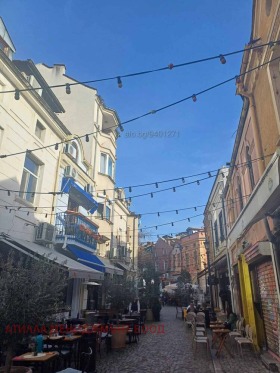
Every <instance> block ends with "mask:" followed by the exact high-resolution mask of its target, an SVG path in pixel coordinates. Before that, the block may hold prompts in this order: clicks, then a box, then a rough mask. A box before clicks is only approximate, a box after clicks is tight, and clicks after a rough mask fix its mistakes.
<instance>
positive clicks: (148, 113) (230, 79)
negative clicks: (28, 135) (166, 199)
mask: <svg viewBox="0 0 280 373" xmlns="http://www.w3.org/2000/svg"><path fill="white" fill-rule="evenodd" d="M279 59H280V57H276V58H274V59H272V60H270V61H267V62H264V63H263V64H261V65H259V66H256V67H254V68H252V69H250V70H248V71H246V72H244V73H242V74H240V75H238V76H239V77H241V76H245V75H247V74H249V73H250V72H252V71H255V70H257V69H259V68H261V67H263V66H265V65H267V64H269V63H270V62H273V61H276V60H279ZM235 79H236V76H234V77H233V78H229V79H227V80H224V81H223V82H220V83H218V84H215V85H213V86H211V87H209V88H206V89H204V90H203V91H200V92H198V93H196V96H198V95H202V94H204V93H206V92H209V91H211V90H213V89H216V88H218V87H220V86H222V85H224V84H226V83H229V82H231V81H232V80H235ZM12 92H14V91H12ZM0 93H3V91H2V92H0ZM192 98H193V95H191V96H187V97H185V98H183V99H181V100H178V101H175V102H173V103H171V104H168V105H165V106H163V107H161V108H159V109H156V110H152V111H149V112H147V113H145V114H142V115H139V116H137V117H134V118H132V119H128V120H126V121H124V122H122V123H120V124H119V126H120V125H121V126H123V125H124V124H128V123H132V122H134V121H136V120H139V119H140V118H144V117H146V116H148V115H151V114H155V113H158V112H160V111H162V110H166V109H168V108H171V107H173V106H175V105H178V104H180V103H182V102H185V101H187V100H190V99H192ZM112 128H114V129H115V128H116V126H111V127H108V128H106V130H108V129H112ZM98 132H99V131H94V132H91V133H88V134H85V135H81V136H76V137H75V138H76V139H81V138H83V137H86V136H87V135H94V134H96V133H98ZM65 142H69V139H68V140H65V141H61V142H60V143H59V144H63V143H65ZM52 146H55V144H51V145H46V146H42V147H38V148H35V149H31V150H30V149H27V150H25V151H20V152H17V153H11V154H1V155H0V158H7V157H11V156H15V155H20V154H26V153H30V152H35V151H38V150H42V149H48V148H50V147H52Z"/></svg>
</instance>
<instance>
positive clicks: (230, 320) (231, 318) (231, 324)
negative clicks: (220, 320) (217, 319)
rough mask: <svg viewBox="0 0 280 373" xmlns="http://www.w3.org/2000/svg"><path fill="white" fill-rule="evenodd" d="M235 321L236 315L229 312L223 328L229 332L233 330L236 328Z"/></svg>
mask: <svg viewBox="0 0 280 373" xmlns="http://www.w3.org/2000/svg"><path fill="white" fill-rule="evenodd" d="M236 321H237V315H236V313H234V312H232V310H229V317H228V319H227V321H226V322H225V327H226V328H227V329H229V330H233V329H235V328H236Z"/></svg>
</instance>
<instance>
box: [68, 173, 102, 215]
mask: <svg viewBox="0 0 280 373" xmlns="http://www.w3.org/2000/svg"><path fill="white" fill-rule="evenodd" d="M61 192H63V193H69V194H70V193H71V197H72V198H73V199H74V200H75V201H76V202H77V203H78V204H79V205H80V206H82V207H84V208H85V209H86V210H88V211H89V212H90V213H91V214H93V213H94V212H95V211H96V210H97V207H98V203H97V202H96V201H95V199H93V198H92V195H91V194H90V193H88V192H86V191H85V190H84V189H83V188H81V187H80V186H79V185H78V184H77V183H75V180H74V179H73V178H72V177H64V178H63V179H62V184H61Z"/></svg>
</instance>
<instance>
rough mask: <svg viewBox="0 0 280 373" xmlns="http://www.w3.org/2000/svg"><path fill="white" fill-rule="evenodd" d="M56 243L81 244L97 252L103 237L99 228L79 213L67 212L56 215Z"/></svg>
mask: <svg viewBox="0 0 280 373" xmlns="http://www.w3.org/2000/svg"><path fill="white" fill-rule="evenodd" d="M55 227H56V237H55V241H56V243H59V242H61V243H62V242H63V243H64V242H65V240H66V239H67V242H68V243H70V242H71V243H80V244H82V245H84V246H86V247H88V248H90V249H93V250H96V245H97V243H98V242H102V236H100V235H99V234H98V228H97V226H96V225H95V224H94V223H92V222H91V221H90V220H89V219H87V218H86V217H85V216H84V215H82V214H81V213H79V212H74V211H66V212H61V213H58V214H57V215H56V222H55Z"/></svg>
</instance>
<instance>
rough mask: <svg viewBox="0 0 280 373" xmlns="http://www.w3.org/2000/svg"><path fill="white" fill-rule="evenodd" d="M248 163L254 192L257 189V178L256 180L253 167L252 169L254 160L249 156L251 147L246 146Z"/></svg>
mask: <svg viewBox="0 0 280 373" xmlns="http://www.w3.org/2000/svg"><path fill="white" fill-rule="evenodd" d="M246 162H247V167H248V171H249V179H250V184H251V189H252V190H253V189H254V187H255V178H254V172H253V167H252V158H251V155H250V154H249V146H246Z"/></svg>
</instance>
